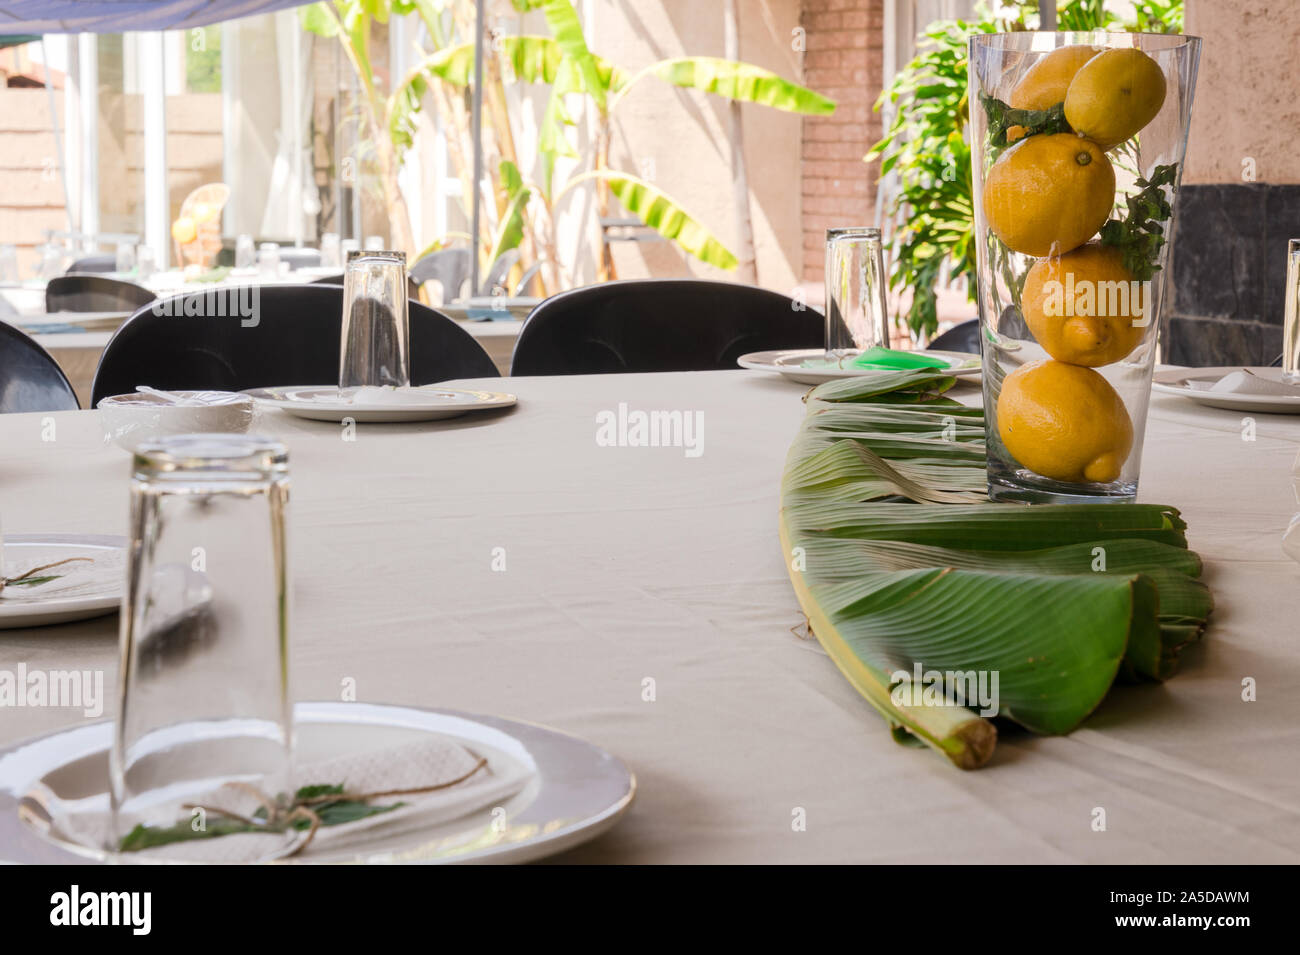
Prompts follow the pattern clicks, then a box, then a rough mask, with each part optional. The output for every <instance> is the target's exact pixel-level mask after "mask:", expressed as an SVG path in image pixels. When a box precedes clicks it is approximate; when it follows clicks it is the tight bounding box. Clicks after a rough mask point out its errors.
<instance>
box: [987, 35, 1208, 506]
mask: <svg viewBox="0 0 1300 955" xmlns="http://www.w3.org/2000/svg"><path fill="white" fill-rule="evenodd" d="M1199 53H1200V40H1199V39H1197V38H1196V37H1186V36H1176V35H1163V34H1137V33H1042V32H1038V33H1029V32H1021V33H994V34H980V35H977V36H974V37H972V38H971V41H970V64H969V69H970V75H969V82H970V86H969V90H970V142H971V144H972V146H971V179H972V188H973V198H974V206H975V233H974V241H975V247H976V257H977V264H978V276H977V277H978V286H979V288H978V301H979V313H980V326H981V333H982V335H983V338H984V344H985V347H984V349H983V355H984V359H983V361H984V407H985V417H986V420H987V422H988V479H989V495H990V496H991V497H992V498H993V499H995V500H1018V501H1025V502H1065V501H1086V500H1109V501H1131V500H1133V499H1134V497H1135V496H1136V494H1137V487H1138V474H1139V470H1140V465H1141V461H1142V439H1143V435H1144V432H1145V429H1146V415H1147V404H1148V401H1149V399H1150V394H1151V373H1152V370H1153V367H1154V364H1155V360H1156V341H1157V329H1158V327H1159V322H1160V315H1161V311H1162V304H1163V302H1164V299H1165V294H1166V288H1167V285H1168V276H1169V267H1168V266H1169V241H1168V240H1169V237H1170V236H1171V235H1172V234H1173V231H1174V211H1175V209H1176V205H1177V203H1176V199H1177V193H1178V189H1179V184H1180V182H1181V179H1182V171H1183V156H1184V153H1185V151H1186V147H1187V133H1188V127H1189V124H1190V121H1191V110H1192V93H1193V90H1194V87H1195V84H1196V65H1197V59H1198V57H1199Z"/></svg>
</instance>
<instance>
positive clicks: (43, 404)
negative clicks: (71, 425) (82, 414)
mask: <svg viewBox="0 0 1300 955" xmlns="http://www.w3.org/2000/svg"><path fill="white" fill-rule="evenodd" d="M80 407H81V405H80V404H79V403H78V402H77V394H76V392H75V391H73V390H72V384H71V383H70V382H69V381H68V376H67V375H65V374H64V373H63V369H62V368H60V367H59V363H58V362H56V361H55V360H54V359H53V358H52V357H51V356H50V353H49V352H47V351H46V350H45V349H44V348H42V347H41V346H40V345H38V344H36V342H35V341H34V340H33V339H32V338H31V337H30V336H29V335H27V334H26V333H25V332H23V331H22V330H21V329H17V328H14V327H13V326H12V325H6V324H5V323H4V322H0V414H12V413H15V412H20V411H76V410H77V409H78V408H80Z"/></svg>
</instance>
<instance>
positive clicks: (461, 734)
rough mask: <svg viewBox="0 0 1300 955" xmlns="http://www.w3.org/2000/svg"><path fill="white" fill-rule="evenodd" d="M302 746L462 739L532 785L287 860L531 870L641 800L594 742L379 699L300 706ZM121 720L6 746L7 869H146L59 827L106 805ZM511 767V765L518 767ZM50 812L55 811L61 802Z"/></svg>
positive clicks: (0, 780) (3, 827) (2, 831)
mask: <svg viewBox="0 0 1300 955" xmlns="http://www.w3.org/2000/svg"><path fill="white" fill-rule="evenodd" d="M294 724H295V734H294V740H295V741H294V746H295V752H296V753H297V754H298V755H299V756H300V758H302V759H304V760H307V761H316V760H320V759H328V758H332V757H343V756H350V755H353V754H356V753H360V752H364V751H366V750H369V749H376V748H388V747H393V746H400V745H402V744H404V743H410V742H414V741H416V740H418V739H419V737H420V735H421V734H424V733H439V734H442V735H444V736H448V737H452V738H453V739H455V740H456V741H457V742H459V743H461V744H462V745H463V746H465V747H466V748H467V749H469V750H470V751H472V752H474V753H476V754H478V755H481V756H485V757H487V759H488V765H489V766H494V765H495V766H499V767H501V768H502V769H503V770H505V769H509V768H515V769H520V768H522V769H525V770H528V771H530V773H531V775H532V776H533V778H532V779H531V781H530V782H529V783H528V784H527V786H525V788H524V789H522V790H521V791H519V792H518V793H517V794H515V795H514V796H512V797H510V798H509V799H507V800H505V801H504V802H503V803H502V804H501V807H500V808H501V809H504V810H505V812H504V814H502V813H498V812H496V811H495V809H496V808H497V807H492V808H493V810H494V811H493V812H492V813H487V812H475V813H472V814H470V815H468V816H464V817H462V818H460V819H453V820H448V821H444V822H441V823H435V824H432V825H430V826H429V827H427V828H426V829H420V830H417V831H415V832H411V831H409V830H408V831H405V832H403V833H401V834H400V835H390V836H388V837H386V839H385V837H384V836H383V835H382V833H381V832H378V833H377V834H376V836H375V839H374V841H373V842H372V843H367V844H365V846H364V848H362V849H357V848H355V847H353V848H350V849H341V848H340V849H337V850H335V851H333V852H320V853H317V854H313V856H312V857H311V859H310V860H308V859H299V860H294V859H289V860H286V861H288V862H294V861H297V862H307V861H312V862H322V863H335V862H363V863H366V862H371V863H393V862H402V863H405V862H418V863H448V862H459V863H467V862H473V863H484V862H497V863H500V862H528V861H530V860H533V859H539V858H542V857H543V856H548V855H553V854H555V853H557V852H562V851H564V850H565V849H570V848H572V847H573V846H576V845H579V844H580V843H583V842H586V841H587V840H589V839H593V838H595V837H596V836H598V835H600V834H601V833H602V832H604V831H605V830H607V829H609V828H610V827H611V826H613V825H614V823H615V822H617V821H618V819H619V818H620V817H621V816H622V815H623V813H624V812H625V811H626V810H627V808H628V806H629V805H631V803H632V798H633V795H634V794H635V792H636V779H635V777H634V776H633V775H632V773H631V772H629V771H628V768H627V766H625V765H624V764H623V762H622V761H621V760H619V759H618V758H616V757H614V756H612V755H610V754H609V753H607V752H605V751H604V750H602V749H600V748H599V747H597V746H594V745H592V744H591V743H588V742H586V741H585V740H581V739H578V738H577V737H574V736H568V735H566V734H564V733H559V732H556V731H555V730H552V729H547V728H546V727H542V726H534V725H531V724H528V723H517V722H515V721H513V720H507V719H502V718H500V717H496V716H472V715H469V714H466V713H458V712H454V711H451V710H431V709H419V708H415V707H406V706H384V705H378V704H370V703H298V704H296V705H295V706H294ZM112 736H113V724H112V722H99V723H90V724H87V725H83V726H77V727H75V728H73V729H69V730H63V731H61V732H57V733H51V734H49V735H46V736H42V737H39V738H37V739H34V740H29V741H27V742H25V743H17V744H14V745H12V746H8V747H5V748H3V749H0V862H16V863H31V864H49V863H81V864H84V863H86V862H87V861H90V862H132V861H140V860H139V859H138V858H132V857H131V856H130V854H127V855H123V856H119V855H117V854H114V853H108V852H103V851H98V850H94V849H91V848H88V847H84V846H80V845H74V844H72V843H69V842H66V841H63V840H62V839H59V838H58V833H57V832H56V831H52V830H51V826H50V819H51V816H52V815H56V813H52V812H50V811H48V810H50V809H51V808H57V806H58V805H59V804H65V805H66V804H68V803H72V802H74V801H75V803H76V805H77V807H78V808H84V809H87V810H90V811H94V810H97V809H101V808H102V809H107V808H108V798H109V797H108V749H109V746H110V745H111V742H112ZM511 763H513V764H514V766H513V767H511V766H510V765H509V764H511ZM51 804H54V806H52V805H51Z"/></svg>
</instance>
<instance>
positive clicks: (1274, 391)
mask: <svg viewBox="0 0 1300 955" xmlns="http://www.w3.org/2000/svg"><path fill="white" fill-rule="evenodd" d="M1192 386H1193V387H1194V388H1196V389H1197V390H1198V391H1213V392H1216V393H1218V394H1224V393H1228V394H1234V395H1291V396H1294V397H1296V398H1300V386H1298V385H1288V384H1286V383H1285V382H1282V381H1277V380H1274V379H1272V378H1265V377H1264V376H1263V375H1257V374H1255V373H1254V372H1253V371H1251V370H1249V369H1248V368H1243V369H1241V371H1234V372H1231V373H1229V374H1227V375H1224V376H1223V377H1222V378H1220V379H1219V380H1218V381H1216V382H1213V383H1209V382H1195V383H1193V385H1192Z"/></svg>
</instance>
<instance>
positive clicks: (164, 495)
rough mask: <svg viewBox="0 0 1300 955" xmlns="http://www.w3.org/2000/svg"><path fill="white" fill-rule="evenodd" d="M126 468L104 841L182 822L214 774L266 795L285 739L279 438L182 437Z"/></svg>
mask: <svg viewBox="0 0 1300 955" xmlns="http://www.w3.org/2000/svg"><path fill="white" fill-rule="evenodd" d="M133 469H134V473H133V477H132V482H131V542H130V551H129V563H128V567H127V581H126V593H125V596H124V598H123V603H122V615H121V663H120V670H119V683H118V718H117V724H116V727H115V734H114V737H113V746H112V750H111V753H110V760H109V770H110V780H111V788H112V805H113V821H114V834H115V837H116V839H117V840H121V839H122V838H123V837H124V836H126V835H127V834H129V833H130V832H131V831H132V830H133V829H134V828H135V827H136V826H138V825H144V826H146V827H153V826H159V827H168V826H174V825H176V824H177V823H178V822H180V823H182V824H185V825H189V824H190V822H191V820H192V818H194V814H193V808H192V807H193V806H195V805H199V806H202V805H204V804H205V803H204V799H205V798H211V797H212V794H213V793H216V792H218V791H219V790H220V789H221V787H223V786H224V785H226V784H228V783H232V782H238V783H241V784H245V785H248V786H253V787H255V788H257V789H258V790H259V791H261V792H262V793H264V794H265V795H266V796H267V797H268V798H270V799H276V798H278V797H279V796H280V795H282V794H284V793H285V792H286V790H287V786H288V784H289V777H288V773H289V756H290V746H291V740H292V733H291V702H290V697H289V687H288V637H289V633H288V631H289V607H288V601H289V590H288V570H287V567H286V563H285V509H286V506H287V503H288V496H289V491H288V464H287V455H286V452H285V449H284V446H283V445H281V444H279V443H277V442H275V441H271V440H269V439H266V438H261V437H257V436H255V435H242V434H241V435H235V434H196V435H183V436H177V437H172V438H166V439H162V440H160V441H157V442H153V443H150V444H146V445H142V446H141V447H140V448H138V449H137V451H136V453H135V457H134V463H133ZM214 818H215V817H214ZM206 821H207V822H210V821H211V820H210V819H209V820H206ZM271 841H272V842H274V843H275V845H276V846H278V845H279V843H278V842H276V840H271ZM118 844H120V842H117V843H115V845H118ZM272 848H275V846H273V847H272Z"/></svg>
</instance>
